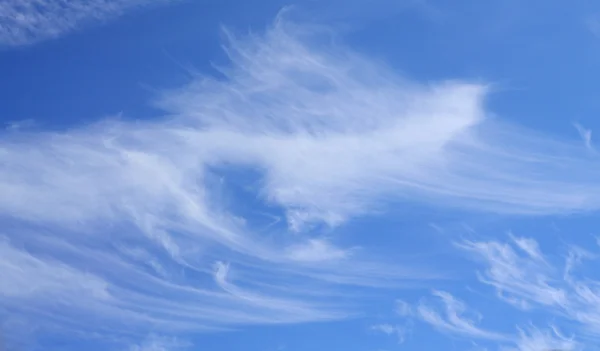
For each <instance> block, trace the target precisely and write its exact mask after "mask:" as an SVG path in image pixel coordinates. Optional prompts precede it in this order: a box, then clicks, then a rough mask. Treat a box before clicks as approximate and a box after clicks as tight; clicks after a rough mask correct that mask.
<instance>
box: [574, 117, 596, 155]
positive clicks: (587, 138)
mask: <svg viewBox="0 0 600 351" xmlns="http://www.w3.org/2000/svg"><path fill="white" fill-rule="evenodd" d="M574 126H575V129H577V132H578V133H579V136H581V139H583V143H584V144H585V147H586V148H588V149H589V150H593V149H594V146H593V145H592V130H591V129H586V128H584V127H583V126H582V125H581V124H579V123H575V124H574Z"/></svg>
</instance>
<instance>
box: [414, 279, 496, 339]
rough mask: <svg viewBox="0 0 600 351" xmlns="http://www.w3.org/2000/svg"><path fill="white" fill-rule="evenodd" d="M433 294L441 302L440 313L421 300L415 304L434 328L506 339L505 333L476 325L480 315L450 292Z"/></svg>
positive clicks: (482, 337) (459, 333)
mask: <svg viewBox="0 0 600 351" xmlns="http://www.w3.org/2000/svg"><path fill="white" fill-rule="evenodd" d="M433 295H434V296H435V297H436V298H437V300H439V302H441V305H442V306H441V310H443V312H442V313H440V312H438V308H437V307H433V306H431V305H430V304H429V303H427V302H423V301H422V302H421V303H420V304H419V305H418V306H417V308H416V311H417V315H418V317H419V318H420V319H421V320H422V321H424V322H426V323H428V324H430V325H431V326H432V327H434V328H435V329H437V330H439V331H441V332H443V333H449V334H455V335H460V336H463V337H470V338H477V339H490V340H498V341H501V340H506V339H507V336H505V335H502V334H499V333H496V332H492V331H488V330H485V329H482V328H480V327H478V326H477V324H478V323H479V322H480V321H481V318H482V317H481V315H480V314H479V313H477V312H475V311H472V310H469V309H468V308H467V306H466V305H465V304H464V303H463V302H462V301H459V300H457V299H456V298H455V297H454V296H452V295H451V294H449V293H447V292H443V291H434V293H433Z"/></svg>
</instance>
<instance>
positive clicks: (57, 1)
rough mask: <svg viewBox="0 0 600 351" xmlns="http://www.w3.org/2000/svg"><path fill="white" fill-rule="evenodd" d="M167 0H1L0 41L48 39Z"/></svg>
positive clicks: (17, 42)
mask: <svg viewBox="0 0 600 351" xmlns="http://www.w3.org/2000/svg"><path fill="white" fill-rule="evenodd" d="M165 1H168V0H2V1H0V45H9V46H16V45H26V44H32V43H35V42H38V41H41V40H45V39H52V38H56V37H59V36H61V35H64V34H67V33H69V32H72V31H74V30H76V29H78V28H80V27H81V26H84V25H87V24H90V23H93V22H99V21H106V20H110V19H113V18H115V17H118V16H120V15H122V14H123V13H124V12H126V11H128V10H130V9H132V8H134V7H138V6H142V5H149V4H152V3H154V4H156V3H161V2H165Z"/></svg>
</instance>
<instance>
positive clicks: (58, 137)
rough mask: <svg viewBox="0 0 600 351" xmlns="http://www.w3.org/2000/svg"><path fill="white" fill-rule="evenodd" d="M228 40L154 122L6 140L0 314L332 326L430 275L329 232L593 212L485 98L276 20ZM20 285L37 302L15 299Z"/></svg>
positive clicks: (69, 322)
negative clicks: (492, 114) (402, 210)
mask: <svg viewBox="0 0 600 351" xmlns="http://www.w3.org/2000/svg"><path fill="white" fill-rule="evenodd" d="M8 4H9V5H4V6H5V7H6V6H8V8H9V9H11V11H13V12H14V11H17V10H15V9H16V7H14V9H13V7H11V6H16V5H14V4H15V3H13V2H10V3H8ZM26 4H27V3H26ZM50 4H52V3H50ZM94 4H95V3H93V2H92V3H91V5H86V6H96V5H94ZM118 4H121V3H118ZM48 6H50V5H48ZM65 6H67V7H66V10H65V9H62V8H61V11H67V10H69V9H70V7H69V6H71V5H65ZM73 6H75V5H73ZM98 6H100V5H98ZM115 6H116V5H115ZM74 8H75V7H74ZM77 8H78V10H75V9H73V10H72V11H80V10H79V7H77ZM83 9H84V10H81V11H84V13H87V12H86V11H88V10H87V7H85V6H84V7H83ZM4 11H5V12H6V10H4ZM19 11H21V10H19ZM28 11H30V10H28ZM69 11H71V10H69ZM115 11H117V10H115ZM15 13H16V12H15ZM12 16H13V17H15V16H14V15H12ZM65 16H66V17H65ZM65 16H62V17H65V18H69V16H70V15H65ZM78 16H79V15H78ZM76 17H77V16H76ZM79 17H82V18H84V17H85V16H83V15H80V16H79ZM79 17H77V18H79ZM15 18H16V17H15ZM53 21H54V20H53V19H52V20H51V21H50V22H49V23H50V24H52V23H54V22H53ZM42 23H45V22H43V21H42ZM43 26H46V24H44V25H43ZM50 27H51V26H50ZM19 28H20V27H19ZM25 28H26V27H25ZM35 28H38V27H35ZM35 28H34V29H31V30H29V31H32V32H35V30H36V29H35ZM69 28H70V27H69ZM4 30H5V31H6V29H4ZM21 31H23V30H21ZM29 31H28V30H25V31H24V33H29ZM42 32H43V31H42ZM35 33H37V32H35ZM53 33H54V32H53ZM17 34H18V33H17ZM226 34H227V35H226V36H227V38H228V42H227V44H226V46H225V47H226V51H227V54H228V55H229V58H230V60H231V62H230V64H228V65H226V66H224V67H220V69H221V73H222V74H223V76H222V77H221V78H214V77H211V76H197V77H193V78H192V80H191V81H190V83H189V84H187V85H185V86H183V87H181V88H180V89H177V90H171V91H167V92H164V94H161V95H160V96H159V97H157V101H156V104H155V105H156V107H157V108H160V109H162V111H164V117H163V118H159V119H153V120H142V121H136V122H133V121H129V120H126V119H107V120H105V121H102V122H100V123H96V124H93V125H80V126H75V127H73V128H71V129H68V130H62V131H33V130H23V131H20V130H17V131H11V132H10V133H8V132H6V133H3V134H2V138H1V139H0V193H1V194H2V196H1V197H0V219H1V220H2V223H3V226H2V228H3V229H2V233H1V234H0V235H2V237H3V238H4V239H3V240H4V241H3V243H5V244H2V245H3V246H0V249H2V250H5V251H6V252H7V253H8V254H7V255H0V266H2V267H8V268H7V270H6V271H4V272H2V273H0V274H3V276H2V277H3V278H4V279H3V281H6V282H7V283H6V285H8V286H11V285H12V286H13V287H9V288H6V287H3V288H0V291H1V292H2V293H3V295H2V299H0V304H2V306H5V307H6V308H9V309H10V310H11V311H12V312H13V313H15V314H16V313H20V314H22V315H23V314H24V312H27V313H26V314H25V315H26V316H29V317H30V318H31V320H32V323H36V324H39V325H41V326H48V325H51V326H52V327H53V328H54V329H53V330H57V329H60V330H64V331H65V333H73V332H74V331H79V332H80V333H82V334H85V333H86V332H92V331H93V332H97V333H105V334H108V335H113V334H120V333H125V332H129V331H131V330H134V331H137V332H140V333H141V332H142V331H144V330H149V329H151V330H156V328H161V330H164V331H165V332H169V331H173V332H175V331H176V332H186V331H198V330H213V329H220V328H230V327H232V326H238V325H243V324H270V323H300V322H309V321H323V320H332V319H339V318H344V317H347V316H350V315H353V314H354V313H356V311H357V310H359V309H360V307H361V305H360V302H359V301H356V300H352V301H351V302H342V301H346V300H345V299H340V298H339V297H340V296H343V295H344V291H347V288H348V286H358V287H363V288H389V287H392V286H401V285H402V284H403V283H405V282H408V281H412V282H414V281H424V280H428V279H435V278H439V277H440V274H439V273H438V272H431V271H429V270H427V269H425V268H422V267H419V266H418V265H416V264H415V263H414V262H412V261H410V260H409V259H408V258H406V259H404V258H403V257H394V260H395V261H394V264H390V263H389V262H388V261H389V260H387V259H386V258H377V259H374V257H375V256H376V255H375V254H372V253H370V252H368V251H367V250H363V248H361V247H360V246H359V245H352V246H351V247H345V246H344V245H339V246H336V245H335V244H334V241H335V240H332V239H331V238H330V237H327V238H325V237H324V236H323V235H322V232H324V231H327V230H321V229H323V228H327V227H331V228H332V227H336V226H340V225H343V224H344V223H346V222H347V221H348V220H349V219H352V218H356V217H358V216H364V215H370V214H374V213H378V212H381V211H384V210H385V209H386V207H387V206H388V205H392V204H394V203H397V202H401V201H420V202H422V203H427V204H435V205H436V206H450V207H455V208H467V209H472V210H478V211H494V212H500V213H517V214H547V213H563V212H570V211H584V210H592V209H597V208H598V207H599V206H600V196H599V195H600V185H599V184H598V179H600V177H598V172H599V171H600V170H599V169H598V166H596V164H597V162H592V161H594V160H591V159H590V158H589V157H590V156H589V155H584V156H582V155H581V149H580V148H579V146H578V145H577V144H576V143H571V142H565V141H557V140H554V139H552V138H551V137H546V136H539V135H538V134H536V133H534V132H532V131H527V130H522V129H519V128H517V127H515V126H511V125H509V124H506V123H503V122H500V121H498V120H497V119H492V118H489V117H488V113H487V112H486V111H485V108H484V107H485V106H484V105H485V104H484V103H485V97H486V94H488V93H489V91H490V87H489V86H487V85H485V84H481V83H478V82H463V81H445V82H431V83H428V84H419V83H417V82H411V81H408V80H406V79H404V78H402V77H399V76H398V75H396V74H395V73H394V71H393V70H392V69H391V68H390V67H385V66H384V65H382V64H381V63H379V62H376V61H374V60H371V59H369V58H367V57H364V56H362V55H360V54H359V53H356V52H354V51H352V50H350V49H348V48H345V47H343V46H341V45H340V44H335V45H334V44H333V43H332V41H331V40H330V37H328V36H327V35H326V34H324V33H323V32H322V31H320V30H318V29H316V28H314V27H311V26H306V25H297V24H294V23H290V22H289V21H287V20H286V19H285V18H284V17H279V18H278V19H277V20H276V21H275V23H274V25H273V26H272V27H270V28H269V29H268V30H266V32H265V33H263V34H255V35H251V36H246V37H241V38H240V37H237V36H235V35H233V34H231V33H229V32H228V33H226ZM15 35H16V34H15ZM21 37H23V38H29V34H27V35H25V36H23V35H21V34H19V35H18V36H15V38H21ZM14 40H17V39H13V41H14ZM23 40H24V39H23ZM17 41H18V40H17ZM557 155H560V156H557ZM565 169H568V170H569V171H568V172H565ZM238 172H241V173H244V172H247V173H249V174H257V175H258V176H257V179H258V180H256V179H255V178H253V177H249V178H252V180H248V182H247V183H248V184H245V185H249V188H251V194H250V196H247V194H244V195H240V194H237V193H236V192H235V189H230V188H227V184H228V183H227V182H226V181H224V182H220V181H217V180H219V179H225V180H227V179H231V178H235V177H236V174H239V173H238ZM242 178H243V177H242ZM244 181H246V179H245V178H244V179H242V180H241V182H244ZM228 191H229V193H228ZM224 194H230V196H231V198H227V196H225V195H224ZM250 199H251V200H252V201H253V202H254V201H255V202H256V204H257V206H258V207H264V208H266V209H267V211H272V212H273V214H279V213H285V215H286V219H287V227H286V226H283V225H274V226H271V227H270V228H269V232H267V233H265V232H264V231H261V230H259V229H258V228H259V227H260V226H259V225H257V223H256V218H254V217H252V216H251V215H247V214H246V213H244V212H243V211H241V210H240V207H239V206H236V205H238V204H239V203H240V202H243V201H250ZM263 229H264V228H263ZM375 234H376V233H375ZM465 245H466V247H469V245H468V244H465ZM471 247H472V248H473V250H480V249H481V247H480V246H478V244H475V243H471ZM522 247H523V248H527V249H528V250H529V254H528V255H531V254H535V252H536V251H535V246H533V245H531V244H530V243H528V242H525V241H524V242H523V243H522ZM490 250H492V251H491V253H493V254H497V255H499V257H498V260H500V259H513V261H514V260H516V261H517V262H520V260H526V259H527V258H521V257H520V256H517V257H516V258H512V257H505V256H504V255H505V254H507V253H506V252H503V251H502V250H503V248H502V247H496V248H494V247H492V248H491V249H490ZM494 250H497V251H499V252H496V251H494ZM505 251H506V250H505ZM528 257H529V256H528ZM403 261H405V262H403ZM509 263H512V261H509ZM525 263H527V264H529V265H531V269H537V268H538V267H540V268H541V267H542V266H543V263H541V261H539V260H537V261H536V260H532V263H529V261H525ZM20 264H22V267H20ZM527 267H528V266H521V267H518V268H520V269H524V268H527ZM519 274H521V275H519ZM513 276H514V277H515V278H517V283H510V282H507V281H506V280H505V278H506V277H511V278H512V277H513ZM525 277H528V276H527V273H519V272H518V271H515V270H514V269H512V268H511V269H508V268H505V267H499V268H497V269H496V270H494V271H493V272H492V274H490V277H488V278H487V281H489V282H491V283H494V284H496V285H497V286H498V289H499V290H502V291H505V290H507V291H509V292H510V293H511V294H512V295H513V296H514V297H518V298H520V299H521V300H539V299H541V298H542V297H544V298H546V296H547V294H548V290H547V289H546V287H545V286H544V284H543V282H541V283H540V282H539V281H538V286H539V288H538V290H539V291H537V290H535V289H534V290H533V291H532V290H531V289H530V288H527V287H524V286H522V284H524V281H525ZM25 281H34V282H37V283H36V285H34V286H33V288H34V289H33V290H34V291H33V292H29V291H28V292H27V294H24V295H23V296H20V297H18V298H17V297H16V296H15V295H16V294H17V293H19V292H22V291H26V289H29V288H28V287H26V286H24V283H23V282H25ZM534 281H535V279H534ZM511 284H512V285H511ZM508 288H510V289H508ZM11 289H18V290H11ZM15 291H16V292H15ZM559 291H560V290H559ZM521 295H524V297H523V296H521ZM581 295H582V296H587V295H586V293H585V292H584V291H582V292H581ZM436 296H438V298H439V299H440V300H441V302H442V303H443V304H444V306H445V314H443V315H440V314H436V313H435V312H433V310H430V309H428V308H427V307H426V306H422V307H421V310H420V312H421V314H422V315H423V316H424V318H426V319H427V320H428V321H430V322H431V323H437V326H438V327H439V328H441V329H445V330H448V331H454V332H462V333H467V334H469V333H470V334H471V335H473V336H476V335H479V336H481V337H486V336H488V337H489V336H494V334H489V332H486V331H484V330H481V329H478V328H477V327H475V326H474V324H473V321H472V320H470V319H466V318H465V317H464V316H463V315H462V312H463V310H461V304H460V303H459V302H458V301H456V300H454V299H452V298H450V297H449V296H447V295H444V294H443V293H438V294H437V295H436ZM57 300H58V301H60V303H56V301H57ZM559 301H561V300H560V294H558V293H557V295H556V296H555V297H553V298H548V300H547V302H546V303H558V302H559ZM57 310H60V312H61V313H54V312H56V311H57ZM88 316H89V317H88ZM86 318H94V319H93V320H94V321H95V322H94V323H91V322H90V323H87V322H89V321H86ZM582 318H583V317H582ZM97 321H102V322H103V323H97ZM99 324H101V325H102V328H100V327H98V325H99ZM57 326H60V327H57ZM95 328H100V329H101V330H96V329H95Z"/></svg>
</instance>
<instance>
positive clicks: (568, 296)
mask: <svg viewBox="0 0 600 351" xmlns="http://www.w3.org/2000/svg"><path fill="white" fill-rule="evenodd" d="M511 240H512V242H510V243H500V242H497V241H489V242H466V243H463V244H460V245H459V246H460V247H461V248H463V249H465V250H467V251H469V252H471V253H474V254H475V255H476V256H477V257H478V258H479V259H481V260H482V261H483V263H484V264H485V266H486V270H485V271H483V272H481V273H480V275H479V278H480V281H481V282H483V283H485V284H488V285H491V286H493V287H494V288H495V289H496V291H497V292H498V296H499V297H501V298H502V299H503V300H504V301H506V302H508V303H510V304H513V305H515V306H516V307H519V308H526V309H531V308H538V309H540V310H543V311H545V312H547V313H550V314H554V315H555V316H557V317H560V318H564V319H566V320H568V321H570V322H575V323H577V324H578V325H579V326H580V327H581V328H583V329H582V330H583V332H585V333H587V334H591V335H594V336H599V335H600V307H599V302H600V289H599V287H600V281H597V280H594V279H591V278H589V277H578V275H577V274H576V268H577V265H579V264H582V263H583V259H593V258H594V257H595V255H593V253H590V252H588V251H586V250H582V249H580V248H577V247H573V248H571V249H570V251H569V253H568V255H567V257H566V260H565V264H564V266H563V267H561V266H559V265H550V264H548V263H547V262H548V260H547V258H545V257H543V256H541V255H542V253H541V252H539V255H540V256H541V258H542V259H543V260H540V259H537V257H535V256H538V255H535V256H533V257H532V256H531V255H529V254H527V253H526V252H523V253H519V252H518V251H516V250H514V248H515V246H516V247H518V241H516V242H515V238H514V237H512V238H511ZM527 241H528V242H530V243H534V241H533V239H527ZM535 246H537V244H536V245H535ZM555 334H556V333H555Z"/></svg>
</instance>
